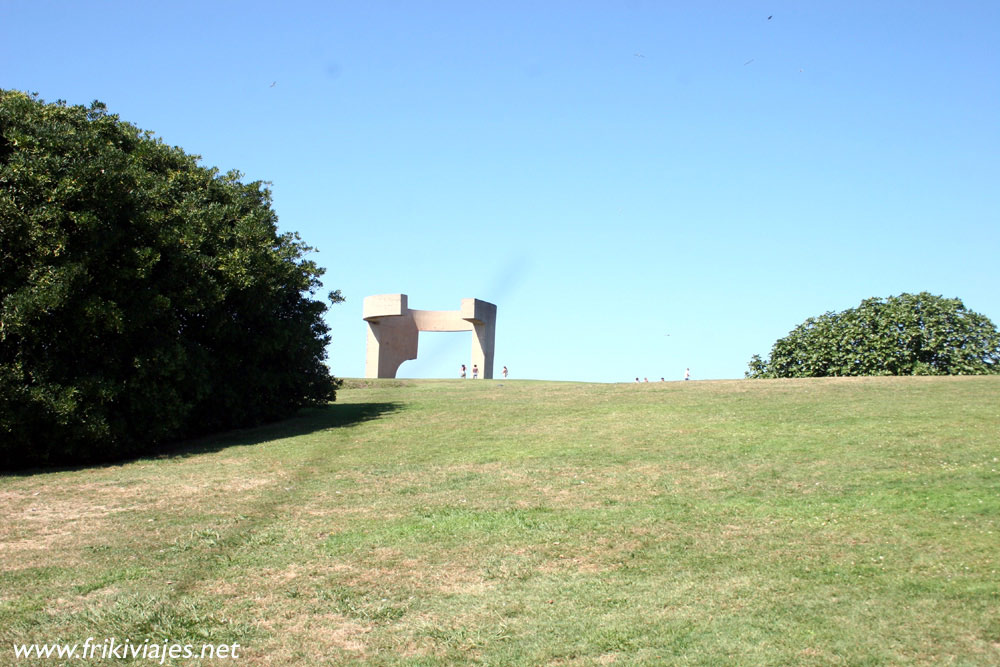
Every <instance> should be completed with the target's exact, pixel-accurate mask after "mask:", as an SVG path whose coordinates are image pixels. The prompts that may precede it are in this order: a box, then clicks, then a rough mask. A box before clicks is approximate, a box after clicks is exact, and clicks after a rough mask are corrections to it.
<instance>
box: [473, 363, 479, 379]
mask: <svg viewBox="0 0 1000 667" xmlns="http://www.w3.org/2000/svg"><path fill="white" fill-rule="evenodd" d="M472 379H473V380H478V379H479V366H477V365H476V364H472Z"/></svg>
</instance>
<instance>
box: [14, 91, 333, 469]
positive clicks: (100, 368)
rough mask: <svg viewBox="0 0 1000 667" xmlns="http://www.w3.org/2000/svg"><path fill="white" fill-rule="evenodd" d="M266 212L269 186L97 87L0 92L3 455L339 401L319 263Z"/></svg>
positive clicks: (61, 457) (39, 456) (218, 424)
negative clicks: (54, 95) (190, 149)
mask: <svg viewBox="0 0 1000 667" xmlns="http://www.w3.org/2000/svg"><path fill="white" fill-rule="evenodd" d="M276 222H277V217H276V215H275V213H274V211H273V210H272V208H271V201H270V192H269V191H268V189H267V187H266V186H265V184H263V183H261V182H253V183H243V182H241V175H240V174H239V173H237V172H230V173H226V174H220V173H218V172H217V171H216V170H214V169H208V168H205V167H202V166H199V164H198V158H197V156H193V155H188V154H186V153H185V152H184V151H182V150H181V149H179V148H176V147H168V146H166V145H164V144H163V143H162V142H161V141H159V140H157V139H155V138H154V137H152V135H151V134H150V133H148V132H143V131H141V130H139V129H137V128H136V127H134V126H132V125H130V124H129V123H126V122H123V121H121V120H120V119H119V118H118V117H117V116H115V115H113V114H110V113H108V111H107V110H106V108H105V107H104V105H102V104H100V103H97V102H95V103H94V104H92V105H91V106H90V107H89V108H87V107H82V106H69V105H66V104H65V103H63V102H58V103H55V104H46V103H44V102H43V101H42V100H39V99H38V98H37V96H29V95H26V94H24V93H20V92H15V91H3V90H0V466H3V467H12V466H24V465H36V464H46V465H55V464H65V463H70V462H81V461H92V460H103V459H109V458H116V457H120V456H124V455H132V454H136V453H140V452H146V451H151V450H155V449H156V448H157V447H159V446H162V444H163V443H166V442H169V441H172V440H175V439H178V438H184V437H190V436H193V435H200V434H204V433H208V432H212V431H217V430H221V429H226V428H231V427H238V426H247V425H253V424H257V423H261V422H265V421H269V420H275V419H279V418H282V417H286V416H288V415H290V414H292V413H293V412H294V411H296V410H297V409H299V408H300V407H302V406H305V405H311V404H317V403H322V402H326V401H328V400H332V399H333V398H334V389H335V384H336V382H335V380H334V379H333V378H332V377H331V376H330V373H329V371H328V369H327V367H326V365H325V363H324V359H325V356H326V352H325V350H326V345H327V343H328V342H329V335H328V327H327V326H326V324H325V323H324V322H323V319H322V315H323V313H324V311H325V310H326V305H325V304H324V303H323V302H322V301H319V300H315V299H313V298H312V297H313V296H314V295H315V293H316V291H317V290H318V288H319V285H320V283H319V277H320V276H321V275H322V273H323V270H322V269H320V268H319V267H318V266H316V264H315V263H314V262H312V261H309V260H306V259H304V257H305V255H306V254H307V253H309V252H310V251H311V248H309V247H307V246H306V245H305V244H303V243H302V242H301V241H300V240H299V238H298V236H297V235H294V234H279V233H278V231H277V226H276ZM330 298H331V300H332V301H337V300H339V293H337V292H334V293H332V294H331V295H330Z"/></svg>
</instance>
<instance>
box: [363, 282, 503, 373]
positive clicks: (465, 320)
mask: <svg viewBox="0 0 1000 667" xmlns="http://www.w3.org/2000/svg"><path fill="white" fill-rule="evenodd" d="M363 317H364V320H365V322H367V323H368V354H367V358H366V360H365V377H369V378H394V377H396V371H398V370H399V366H400V364H402V363H403V362H404V361H407V360H409V359H416V358H417V341H418V339H419V333H420V332H421V331H472V332H473V334H474V335H473V336H472V360H471V364H472V365H475V366H479V368H480V371H481V372H482V376H483V378H484V379H486V380H491V379H493V347H494V340H495V336H496V323H497V307H496V306H495V305H494V304H492V303H489V302H487V301H480V300H479V299H462V307H461V309H460V310H410V308H409V305H408V298H407V296H406V295H405V294H376V295H374V296H367V297H365V302H364V314H363Z"/></svg>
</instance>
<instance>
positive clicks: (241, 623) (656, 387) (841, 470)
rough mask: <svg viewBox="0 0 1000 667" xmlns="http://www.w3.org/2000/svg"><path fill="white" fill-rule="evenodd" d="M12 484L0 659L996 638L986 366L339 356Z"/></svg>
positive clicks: (2, 502)
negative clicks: (240, 423)
mask: <svg viewBox="0 0 1000 667" xmlns="http://www.w3.org/2000/svg"><path fill="white" fill-rule="evenodd" d="M0 507H2V508H3V513H2V524H0V640H2V644H0V664H34V662H38V661H34V662H33V661H31V660H20V661H18V660H16V659H15V652H14V648H13V647H14V645H15V644H21V643H23V644H34V643H39V644H52V643H56V642H66V643H69V644H73V643H79V644H83V642H84V641H85V640H86V639H87V638H88V637H93V638H94V641H95V642H97V643H101V642H104V641H105V640H106V639H107V638H110V637H115V638H117V640H118V641H119V642H122V641H124V640H125V639H129V640H130V641H131V642H132V643H133V644H137V643H138V644H141V643H143V642H145V641H146V640H149V642H151V643H156V642H163V641H164V640H169V641H171V642H179V643H182V644H183V643H190V644H195V645H200V644H202V643H215V644H223V643H226V644H233V643H239V644H240V649H239V657H238V659H236V660H215V661H212V663H211V664H222V663H223V662H230V663H235V664H244V665H289V664H290V665H317V664H335V665H340V664H371V665H455V664H482V665H526V666H527V665H531V666H534V665H608V664H619V665H663V664H677V665H720V664H734V665H940V664H947V665H997V664H1000V377H964V378H867V379H832V380H775V381H731V382H730V381H727V382H672V383H649V384H638V385H637V384H618V385H598V384H577V383H554V382H530V381H484V380H480V381H472V380H466V381H459V380H454V381H452V380H440V381H433V380H428V381H387V380H382V381H349V382H348V383H347V385H346V386H345V388H344V389H342V390H341V391H340V393H339V396H338V401H337V403H335V404H333V405H331V406H329V407H326V408H322V409H317V410H312V411H309V412H307V413H304V414H303V415H301V416H299V417H298V418H296V419H293V420H291V421H288V422H284V423H281V424H275V425H271V426H268V427H264V428H260V429H255V430H252V431H243V432H238V433H232V434H228V435H226V436H224V437H217V438H211V439H206V440H203V441H199V442H197V443H191V444H190V445H189V446H188V447H186V448H185V449H183V450H180V451H178V452H176V453H175V454H173V455H170V456H164V457H159V458H152V459H142V460H136V461H131V462H126V463H123V464H120V465H109V466H102V467H92V468H85V469H72V470H64V471H42V472H37V471H36V472H32V473H30V474H18V475H13V476H6V477H2V478H0ZM111 662H116V661H115V660H111ZM117 662H122V661H121V660H117ZM197 662H198V661H196V660H194V661H187V662H185V661H184V660H179V661H173V662H171V661H169V660H168V661H167V664H195V663H197ZM55 663H56V661H54V660H48V661H41V662H38V664H55ZM146 663H147V664H158V663H155V662H153V661H146ZM67 664H74V665H76V664H81V665H82V664H108V661H107V660H105V661H101V660H96V659H95V660H92V661H88V660H73V661H71V662H68V663H67Z"/></svg>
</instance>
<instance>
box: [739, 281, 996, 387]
mask: <svg viewBox="0 0 1000 667" xmlns="http://www.w3.org/2000/svg"><path fill="white" fill-rule="evenodd" d="M992 373H1000V334H998V333H997V328H996V326H994V324H993V323H992V322H991V321H990V320H989V319H988V318H986V317H984V316H983V315H980V314H978V313H974V312H972V311H971V310H967V309H966V308H965V305H964V304H963V303H962V302H961V301H960V300H958V299H946V298H943V297H940V296H934V295H933V294H929V293H927V292H921V293H920V294H900V295H899V296H891V297H889V298H887V299H880V298H873V299H866V300H864V301H862V302H861V305H860V306H858V307H857V308H850V309H848V310H845V311H843V312H839V313H834V312H828V313H825V314H824V315H820V316H819V317H815V318H813V317H810V318H809V319H807V320H806V321H805V322H803V323H802V324H800V325H799V326H797V327H796V328H795V329H794V330H792V331H791V332H790V333H789V334H788V335H787V336H785V337H784V338H782V339H780V340H778V341H777V342H776V343H775V344H774V347H772V348H771V356H770V358H768V359H761V358H760V357H759V356H757V355H754V356H753V358H752V359H751V360H750V370H749V371H748V372H747V374H746V375H747V377H750V378H793V377H835V376H850V375H985V374H992Z"/></svg>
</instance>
